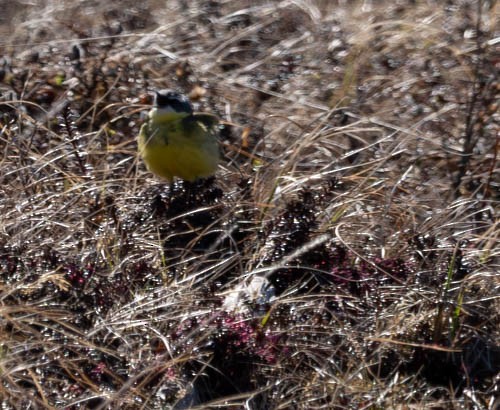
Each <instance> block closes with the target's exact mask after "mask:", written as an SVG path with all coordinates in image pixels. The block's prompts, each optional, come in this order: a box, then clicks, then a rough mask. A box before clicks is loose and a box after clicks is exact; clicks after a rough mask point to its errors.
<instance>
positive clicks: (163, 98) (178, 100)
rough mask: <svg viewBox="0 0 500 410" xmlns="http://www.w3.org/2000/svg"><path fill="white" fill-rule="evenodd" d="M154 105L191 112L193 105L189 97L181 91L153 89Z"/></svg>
mask: <svg viewBox="0 0 500 410" xmlns="http://www.w3.org/2000/svg"><path fill="white" fill-rule="evenodd" d="M154 105H155V107H157V108H171V109H172V111H175V112H186V113H189V114H192V113H193V106H192V105H191V102H190V101H189V99H188V98H187V97H186V96H185V95H184V94H181V93H178V92H177V91H172V90H159V91H155V102H154Z"/></svg>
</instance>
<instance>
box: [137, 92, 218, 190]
mask: <svg viewBox="0 0 500 410" xmlns="http://www.w3.org/2000/svg"><path fill="white" fill-rule="evenodd" d="M218 123H219V119H218V118H217V117H216V116H215V115H212V114H206V113H194V112H193V106H192V105H191V102H190V101H189V99H188V98H187V97H186V96H185V95H183V94H180V93H178V92H175V91H172V90H161V91H157V92H156V94H155V100H154V106H153V108H152V110H151V111H150V112H149V114H148V118H147V121H146V122H145V123H144V124H143V125H142V127H141V131H140V133H139V138H138V145H139V154H140V156H141V157H142V158H143V159H144V162H145V163H146V166H147V168H148V169H149V170H150V171H151V172H153V173H154V174H156V175H158V176H160V177H162V178H164V179H166V180H168V181H169V182H172V181H173V179H174V177H178V178H182V179H184V180H186V181H190V182H192V181H195V180H196V179H198V178H206V177H209V176H211V175H213V174H214V173H215V171H216V169H217V164H218V162H219V145H218V142H217V124H218Z"/></svg>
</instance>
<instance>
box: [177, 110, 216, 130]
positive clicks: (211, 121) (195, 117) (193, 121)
mask: <svg viewBox="0 0 500 410" xmlns="http://www.w3.org/2000/svg"><path fill="white" fill-rule="evenodd" d="M182 123H183V124H182V125H183V126H184V127H186V129H188V130H191V129H193V128H195V127H199V125H200V124H201V125H203V126H204V127H205V128H206V129H207V130H212V129H213V128H214V127H215V126H216V125H217V124H218V123H219V119H218V118H217V117H216V116H215V115H213V114H205V113H194V114H192V115H188V116H187V117H184V118H183V119H182Z"/></svg>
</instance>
